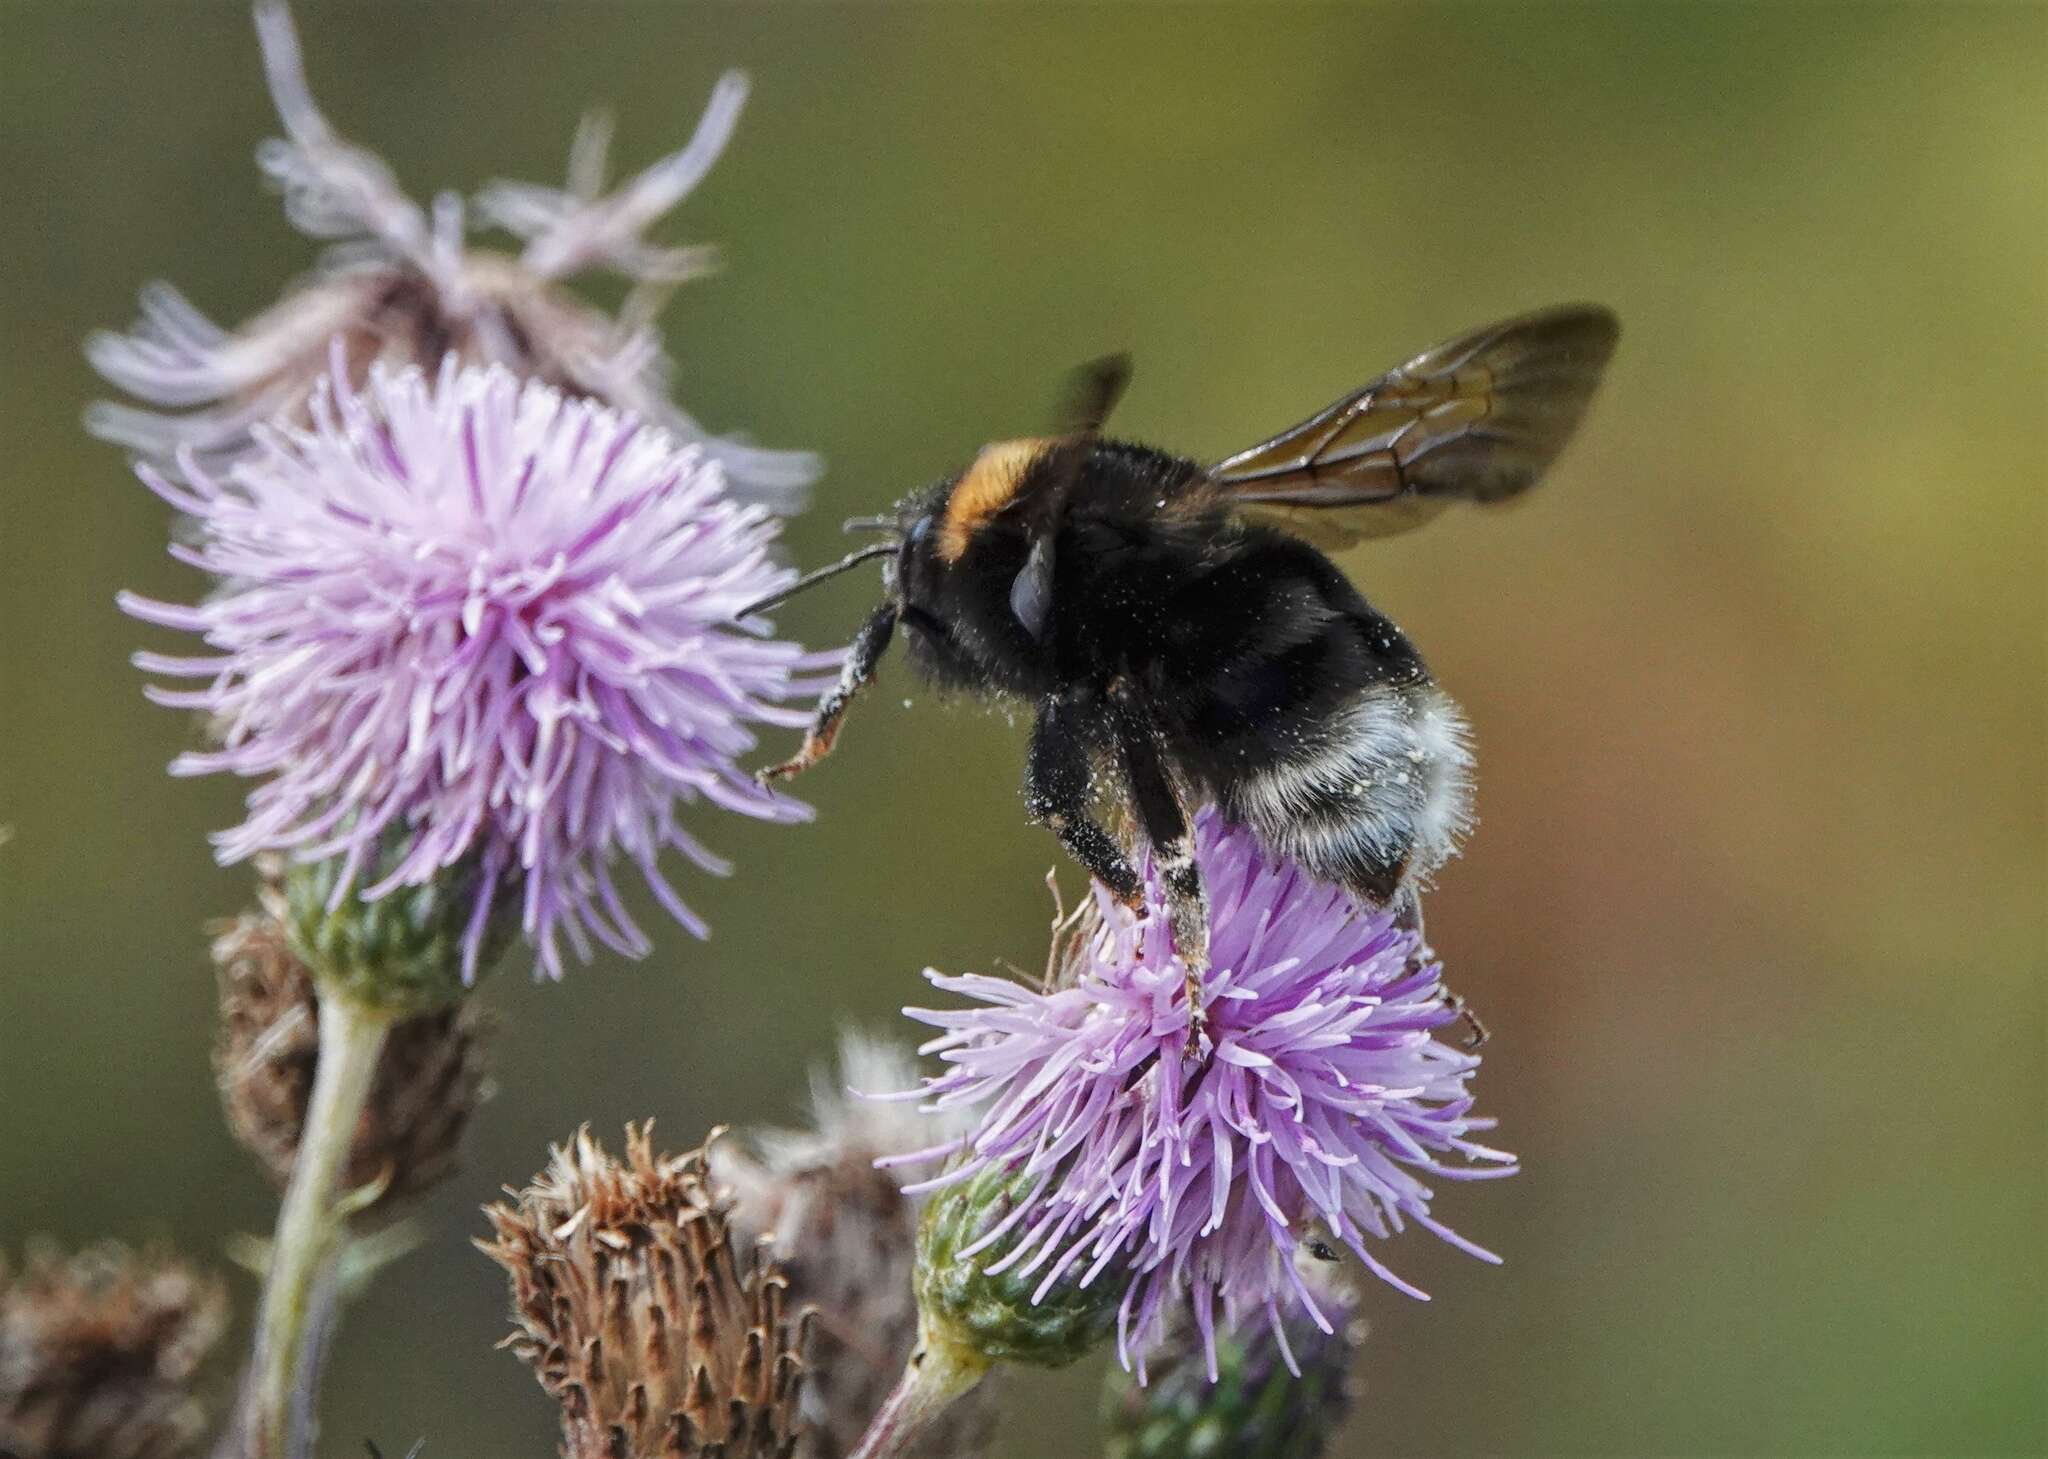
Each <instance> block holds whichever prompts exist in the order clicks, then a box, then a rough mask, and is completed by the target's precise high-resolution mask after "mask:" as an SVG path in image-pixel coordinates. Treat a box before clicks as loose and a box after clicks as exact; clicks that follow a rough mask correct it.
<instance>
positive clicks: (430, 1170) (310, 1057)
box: [213, 891, 489, 1207]
mask: <svg viewBox="0 0 2048 1459" xmlns="http://www.w3.org/2000/svg"><path fill="white" fill-rule="evenodd" d="M279 911H280V908H279V903H278V897H277V894H276V893H275V892H274V891H267V892H266V894H265V906H264V908H263V909H262V910H260V911H256V912H250V913H246V914H244V915H243V916H241V917H238V918H236V919H235V920H234V921H233V922H232V923H230V924H228V926H227V927H226V928H225V929H224V930H223V931H222V932H221V933H220V935H219V936H218V937H217V938H215V940H214V944H213V960H214V964H215V966H216V968H217V969H218V970H219V981H220V1029H219V1032H218V1034H217V1035H216V1039H215V1043H214V1051H213V1068H214V1076H215V1078H216V1080H217V1082H218V1083H219V1085H220V1097H221V1105H222V1107H223V1108H224V1109H225V1111H226V1113H227V1119H228V1127H229V1128H230V1129H231V1130H233V1131H234V1134H235V1138H236V1139H238V1140H240V1141H241V1142H242V1144H243V1145H245V1146H247V1147H248V1149H249V1150H250V1151H251V1153H253V1154H254V1155H255V1156H256V1158H257V1159H258V1160H260V1161H261V1162H262V1163H263V1167H264V1169H265V1170H266V1171H267V1172H268V1173H269V1175H270V1178H271V1180H272V1181H273V1182H274V1183H275V1184H276V1185H277V1186H278V1187H279V1188H280V1189H282V1188H283V1187H284V1185H285V1183H286V1182H287V1181H288V1180H289V1179H290V1178H291V1173H292V1163H293V1161H294V1160H296V1159H297V1157H298V1152H299V1139H300V1135H301V1133H302V1132H303V1130H304V1127H305V1121H306V1106H307V1102H308V1100H309V1099H310V1098H311V1096H312V1091H313V1071H314V1069H315V1067H316V1066H317V1064H318V1062H319V1045H320V1023H319V1019H320V1012H319V1010H320V1004H319V1000H318V999H317V998H316V996H315V993H314V985H313V978H312V975H311V973H309V972H308V971H307V969H306V965H305V964H304V963H303V962H302V961H301V960H300V959H299V958H298V956H297V955H296V954H295V953H293V951H292V950H291V947H290V944H289V940H288V937H287V934H286V931H285V927H284V924H283V922H282V920H281V919H280V916H279ZM485 1024H486V1018H485V1015H484V1014H483V1012H482V1011H481V1010H480V1009H479V1008H478V1007H477V1006H476V1004H475V1003H474V1002H473V1001H470V1002H463V1003H456V1004H452V1005H448V1006H444V1007H441V1008H438V1009H435V1010H433V1011H431V1012H427V1013H422V1014H418V1015H415V1016H414V1017H412V1018H408V1019H404V1020H402V1021H401V1022H399V1023H396V1024H394V1025H393V1026H392V1029H391V1032H390V1034H389V1036H388V1037H387V1038H386V1040H385V1043H384V1048H383V1052H382V1054H381V1055H380V1056H379V1059H378V1063H377V1075H376V1080H375V1082H374V1083H373V1084H372V1085H371V1088H370V1095H369V1099H368V1102H367V1103H366V1105H365V1106H364V1109H363V1113H362V1118H361V1120H360V1121H359V1122H358V1124H357V1126H356V1136H355V1143H354V1146H353V1148H352V1149H351V1150H350V1152H349V1157H348V1161H347V1164H346V1166H345V1168H344V1173H343V1177H342V1184H343V1188H344V1189H350V1190H354V1189H359V1188H361V1187H364V1186H367V1185H370V1184H372V1183H373V1182H377V1181H383V1182H384V1183H385V1186H384V1191H383V1194H382V1195H381V1196H380V1197H379V1198H378V1203H377V1204H378V1206H379V1207H385V1206H388V1205H389V1204H390V1203H391V1202H393V1201H395V1200H396V1199H398V1198H399V1197H402V1196H405V1195H409V1194H413V1193H416V1192H418V1191H423V1190H425V1189H427V1188H428V1187H430V1186H432V1185H434V1184H435V1183H437V1182H438V1181H440V1180H442V1179H443V1178H445V1177H446V1176H447V1175H448V1174H449V1172H450V1171H452V1170H453V1169H454V1168H455V1165H456V1160H457V1152H458V1147H459V1145H460V1143H461V1140H462V1135H463V1131H464V1130H465V1129H467V1128H468V1125H469V1120H470V1116H471V1115H472V1114H474V1113H475V1111H476V1107H477V1105H478V1104H479V1103H481V1102H482V1101H483V1100H484V1099H485V1098H486V1097H487V1096H488V1094H489V1079H488V1075H487V1072H486V1068H485V1058H484V1054H483V1047H482V1045H483V1035H484V1031H485Z"/></svg>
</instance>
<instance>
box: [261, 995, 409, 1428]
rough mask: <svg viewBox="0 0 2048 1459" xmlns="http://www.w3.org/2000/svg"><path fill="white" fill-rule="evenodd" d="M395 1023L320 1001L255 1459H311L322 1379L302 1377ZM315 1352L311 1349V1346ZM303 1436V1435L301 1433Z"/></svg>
mask: <svg viewBox="0 0 2048 1459" xmlns="http://www.w3.org/2000/svg"><path fill="white" fill-rule="evenodd" d="M392 1021H393V1020H392V1015H391V1014H390V1013H389V1012H387V1011H385V1010H382V1009H377V1008H371V1007H369V1006H367V1005H366V1004H363V1003H360V1002H358V1001H356V1000H355V999H353V998H350V997H348V996H346V995H345V994H342V993H339V992H334V991H323V992H322V994H321V996H320V1058H319V1063H318V1064H317V1065H316V1066H315V1068H314V1072H313V1097H312V1100H311V1101H310V1103H309V1106H308V1108H307V1110H306V1124H305V1128H304V1130H303V1131H302V1132H301V1134H300V1136H299V1152H298V1156H297V1158H296V1159H295V1160H294V1161H293V1163H292V1178H291V1184H290V1185H289V1186H287V1187H286V1188H285V1193H284V1204H283V1205H282V1206H281V1207H280V1208H279V1209H278V1213H277V1236H276V1238H275V1240H274V1241H273V1242H272V1243H271V1252H270V1275H269V1278H268V1280H267V1281H266V1282H265V1283H264V1287H263V1307H262V1311H261V1314H260V1316H259V1317H258V1319H257V1324H256V1358H255V1362H254V1364H253V1366H252V1367H251V1369H250V1373H249V1382H250V1392H249V1395H248V1397H249V1404H250V1407H249V1411H248V1416H247V1421H248V1433H249V1438H250V1440H251V1441H252V1444H253V1449H252V1453H253V1455H254V1456H256V1459H308V1456H310V1454H311V1452H312V1442H311V1434H310V1432H309V1430H310V1425H307V1424H300V1425H294V1424H292V1422H291V1415H292V1408H293V1395H294V1393H295V1392H296V1393H299V1394H301V1395H302V1396H301V1402H302V1403H306V1402H309V1401H310V1394H311V1392H312V1389H313V1385H314V1384H315V1383H316V1382H317V1381H318V1379H317V1374H313V1373H302V1369H304V1368H305V1367H306V1365H307V1363H308V1360H309V1359H312V1358H314V1357H316V1356H317V1354H316V1352H315V1351H314V1350H315V1349H317V1348H320V1347H324V1344H323V1343H320V1342H318V1341H317V1339H318V1338H319V1337H320V1333H319V1331H318V1330H317V1329H318V1328H319V1327H320V1326H321V1324H318V1323H315V1322H314V1321H313V1318H314V1316H315V1315H316V1313H315V1309H316V1307H318V1306H320V1305H322V1304H320V1303H318V1302H316V1300H315V1299H316V1297H317V1296H318V1293H319V1288H320V1286H321V1280H320V1278H321V1273H322V1271H323V1270H328V1271H330V1272H331V1265H330V1264H331V1262H332V1261H333V1260H334V1258H335V1257H336V1256H337V1255H338V1252H337V1250H336V1243H337V1239H338V1238H340V1237H341V1236H342V1235H343V1234H345V1227H346V1217H345V1215H344V1213H343V1212H341V1211H340V1210H338V1209H337V1205H338V1201H339V1198H340V1196H341V1190H340V1184H341V1176H342V1171H343V1170H344V1168H345V1167H346V1166H347V1164H348V1155H349V1151H350V1149H351V1148H352V1147H353V1146H354V1144H355V1137H356V1127H357V1125H358V1124H359V1123H360V1122H361V1120H362V1114H363V1105H364V1104H365V1103H366V1102H367V1101H368V1099H369V1097H370V1084H371V1081H372V1080H373V1079H374V1078H375V1077H376V1073H377V1059H378V1055H379V1054H381V1053H382V1052H383V1049H384V1035H385V1034H386V1033H387V1032H388V1031H389V1030H390V1028H391V1024H392ZM309 1344H310V1346H309ZM295 1430H296V1432H295Z"/></svg>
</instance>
